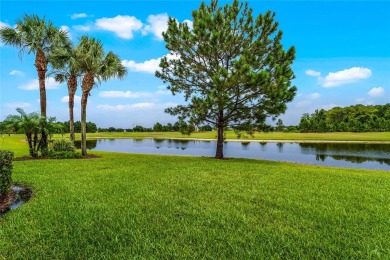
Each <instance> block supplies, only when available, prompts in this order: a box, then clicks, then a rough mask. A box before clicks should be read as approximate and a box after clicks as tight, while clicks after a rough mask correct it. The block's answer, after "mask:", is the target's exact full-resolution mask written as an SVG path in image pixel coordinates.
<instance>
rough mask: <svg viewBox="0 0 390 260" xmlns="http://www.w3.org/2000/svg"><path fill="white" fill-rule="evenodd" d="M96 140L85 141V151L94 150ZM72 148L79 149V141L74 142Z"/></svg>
mask: <svg viewBox="0 0 390 260" xmlns="http://www.w3.org/2000/svg"><path fill="white" fill-rule="evenodd" d="M96 144H97V140H87V149H88V150H92V149H95V148H96ZM74 146H75V147H76V148H77V149H81V141H74Z"/></svg>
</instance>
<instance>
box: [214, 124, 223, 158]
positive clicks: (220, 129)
mask: <svg viewBox="0 0 390 260" xmlns="http://www.w3.org/2000/svg"><path fill="white" fill-rule="evenodd" d="M217 128H218V138H217V151H216V154H215V158H216V159H223V141H224V140H223V139H224V138H223V131H224V127H223V124H218V126H217Z"/></svg>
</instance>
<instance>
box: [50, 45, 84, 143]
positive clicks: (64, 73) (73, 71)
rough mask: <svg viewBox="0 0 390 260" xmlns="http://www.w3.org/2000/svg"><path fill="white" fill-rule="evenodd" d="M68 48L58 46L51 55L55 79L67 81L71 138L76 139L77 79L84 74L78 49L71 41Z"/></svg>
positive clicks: (61, 81) (62, 81)
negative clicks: (75, 99)
mask: <svg viewBox="0 0 390 260" xmlns="http://www.w3.org/2000/svg"><path fill="white" fill-rule="evenodd" d="M68 46H69V47H68V48H56V49H55V50H54V52H53V54H52V56H51V59H50V61H51V63H52V65H53V69H54V70H53V72H52V73H54V74H55V80H56V81H57V82H60V83H64V82H67V85H68V96H69V102H68V105H69V133H70V140H71V141H72V142H73V141H74V115H73V109H74V96H75V94H76V90H77V79H78V78H79V77H81V76H82V71H81V68H80V66H79V60H80V58H79V57H78V56H77V55H76V54H77V53H76V49H75V48H74V47H73V46H72V45H71V44H70V43H69V45H68Z"/></svg>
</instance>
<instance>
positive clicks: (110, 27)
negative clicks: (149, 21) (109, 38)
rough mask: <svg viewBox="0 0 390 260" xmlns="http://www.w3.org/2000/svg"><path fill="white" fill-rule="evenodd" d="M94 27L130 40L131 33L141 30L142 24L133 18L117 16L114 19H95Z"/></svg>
mask: <svg viewBox="0 0 390 260" xmlns="http://www.w3.org/2000/svg"><path fill="white" fill-rule="evenodd" d="M96 26H97V27H98V28H99V29H101V30H106V31H110V32H114V33H115V34H116V35H118V36H119V37H120V38H123V39H131V38H133V32H134V31H138V30H140V29H141V28H142V22H141V21H140V20H138V19H137V18H136V17H134V16H127V15H125V16H122V15H118V16H116V17H114V18H101V19H97V20H96Z"/></svg>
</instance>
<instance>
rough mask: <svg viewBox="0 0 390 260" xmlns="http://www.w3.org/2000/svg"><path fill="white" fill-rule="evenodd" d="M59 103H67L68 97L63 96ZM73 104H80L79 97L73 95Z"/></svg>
mask: <svg viewBox="0 0 390 260" xmlns="http://www.w3.org/2000/svg"><path fill="white" fill-rule="evenodd" d="M61 102H62V103H68V102H69V96H64V97H62V98H61ZM74 102H75V103H80V102H81V97H80V96H77V95H75V96H74Z"/></svg>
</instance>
